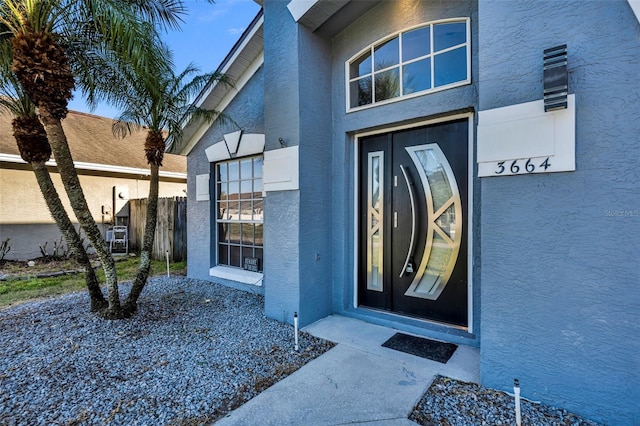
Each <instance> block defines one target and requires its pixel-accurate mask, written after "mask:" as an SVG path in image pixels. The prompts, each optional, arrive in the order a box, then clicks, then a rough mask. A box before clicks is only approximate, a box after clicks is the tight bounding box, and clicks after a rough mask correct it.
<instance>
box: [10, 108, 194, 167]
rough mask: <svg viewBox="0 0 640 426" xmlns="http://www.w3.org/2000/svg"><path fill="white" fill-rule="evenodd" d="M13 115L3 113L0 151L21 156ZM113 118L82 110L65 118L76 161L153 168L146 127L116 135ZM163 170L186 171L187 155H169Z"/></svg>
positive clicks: (67, 133)
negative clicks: (146, 144) (121, 136)
mask: <svg viewBox="0 0 640 426" xmlns="http://www.w3.org/2000/svg"><path fill="white" fill-rule="evenodd" d="M12 118H13V117H12V115H11V114H10V113H8V112H6V111H3V112H0V154H12V155H19V152H18V147H17V145H16V142H15V139H14V138H13V131H12V129H11V120H12ZM112 123H113V119H111V118H106V117H99V116H97V115H92V114H86V113H82V112H76V111H69V114H68V115H67V118H65V119H64V120H62V127H63V128H64V132H65V134H66V135H67V140H68V143H69V148H70V149H71V154H72V155H73V160H74V161H75V162H83V163H93V164H102V165H109V166H116V167H131V168H137V169H149V165H148V164H147V161H146V159H145V156H144V140H145V137H146V135H147V133H146V131H145V130H144V129H142V130H140V131H137V132H134V133H133V134H131V135H129V136H127V137H126V138H124V139H119V138H116V137H115V136H114V135H113V133H112V131H111V125H112ZM160 170H161V171H164V172H175V173H186V172H187V159H186V157H183V156H180V155H173V154H165V156H164V161H163V162H162V167H161V168H160Z"/></svg>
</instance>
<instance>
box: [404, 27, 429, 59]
mask: <svg viewBox="0 0 640 426" xmlns="http://www.w3.org/2000/svg"><path fill="white" fill-rule="evenodd" d="M429 53H431V27H430V26H428V27H423V28H418V29H417V30H413V31H409V32H406V33H404V34H402V61H403V62H406V61H410V60H412V59H416V58H419V57H421V56H425V55H428V54H429Z"/></svg>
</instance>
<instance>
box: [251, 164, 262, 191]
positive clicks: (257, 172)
mask: <svg viewBox="0 0 640 426" xmlns="http://www.w3.org/2000/svg"><path fill="white" fill-rule="evenodd" d="M253 177H254V178H260V177H262V157H256V158H254V159H253ZM261 190H262V189H261Z"/></svg>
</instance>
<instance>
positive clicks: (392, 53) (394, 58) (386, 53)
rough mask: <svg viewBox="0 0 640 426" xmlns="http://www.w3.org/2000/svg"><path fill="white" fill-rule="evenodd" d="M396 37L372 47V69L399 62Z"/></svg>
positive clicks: (380, 68) (376, 69)
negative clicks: (373, 62)
mask: <svg viewBox="0 0 640 426" xmlns="http://www.w3.org/2000/svg"><path fill="white" fill-rule="evenodd" d="M398 47H399V44H398V37H394V38H392V39H391V40H388V41H385V42H384V43H382V44H381V45H379V46H377V47H375V48H374V49H373V58H374V60H375V64H374V67H373V68H374V71H379V70H382V69H385V68H389V67H392V66H394V65H397V64H399V63H400V52H399V49H398Z"/></svg>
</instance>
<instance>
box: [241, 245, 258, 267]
mask: <svg viewBox="0 0 640 426" xmlns="http://www.w3.org/2000/svg"><path fill="white" fill-rule="evenodd" d="M245 257H253V247H242V266H244V258H245ZM258 263H260V262H258ZM259 267H260V265H258V268H259Z"/></svg>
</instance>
